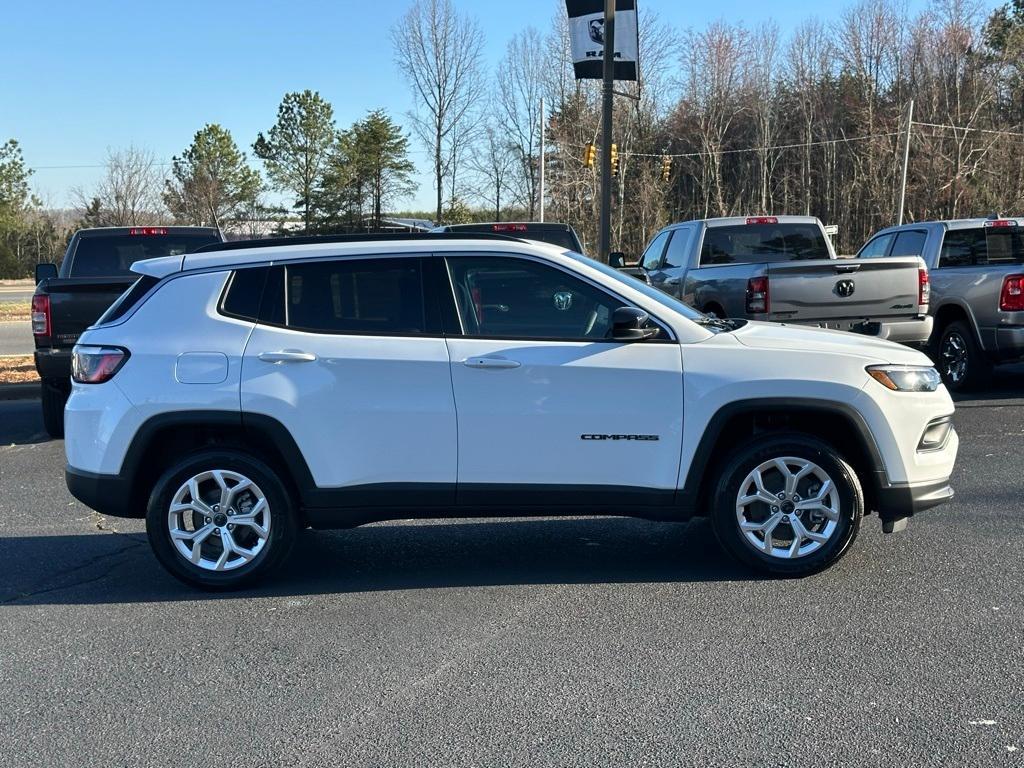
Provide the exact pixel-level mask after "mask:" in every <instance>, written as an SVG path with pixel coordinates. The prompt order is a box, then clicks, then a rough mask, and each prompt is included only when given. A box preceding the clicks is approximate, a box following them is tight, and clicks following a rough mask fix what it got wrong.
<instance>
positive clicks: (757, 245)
mask: <svg viewBox="0 0 1024 768" xmlns="http://www.w3.org/2000/svg"><path fill="white" fill-rule="evenodd" d="M637 268H638V270H639V272H640V276H641V277H642V278H644V279H646V280H647V281H648V282H649V283H650V284H651V285H653V286H655V287H657V288H660V289H661V290H663V291H665V292H667V293H671V294H672V295H674V296H676V297H678V298H680V299H682V300H683V301H685V302H686V303H687V304H690V305H691V306H693V307H696V308H697V309H699V310H701V311H703V312H706V313H707V314H711V315H715V316H717V317H722V318H726V317H728V318H747V319H750V320H770V321H773V322H787V323H798V324H803V325H816V326H821V327H824V328H834V329H838V330H843V331H854V332H857V333H863V334H867V335H870V336H874V337H876V338H882V339H889V340H891V341H898V342H903V343H905V344H917V345H923V344H924V343H925V342H926V341H927V340H928V338H929V336H930V335H931V331H932V318H931V317H930V316H929V315H928V292H929V284H928V271H927V269H925V265H924V262H923V261H922V260H921V259H919V258H913V257H909V258H879V259H872V260H870V261H867V260H865V261H857V260H855V259H840V258H837V257H836V254H835V251H834V250H833V248H832V243H831V241H830V240H829V238H828V236H827V235H826V234H825V228H824V227H823V226H822V224H821V222H820V221H818V219H816V218H814V217H812V216H750V217H731V218H721V219H702V220H698V221H684V222H681V223H679V224H672V225H670V226H668V227H665V228H664V229H663V230H661V231H660V232H658V234H657V235H655V237H654V239H653V240H651V243H650V245H648V246H647V250H645V251H644V254H643V256H641V258H640V261H639V263H638V265H637Z"/></svg>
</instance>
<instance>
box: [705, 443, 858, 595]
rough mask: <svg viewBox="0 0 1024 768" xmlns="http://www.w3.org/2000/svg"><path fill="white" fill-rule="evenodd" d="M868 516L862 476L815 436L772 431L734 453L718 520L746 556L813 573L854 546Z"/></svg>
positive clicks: (719, 486)
mask: <svg viewBox="0 0 1024 768" xmlns="http://www.w3.org/2000/svg"><path fill="white" fill-rule="evenodd" d="M863 516H864V493H863V491H862V490H861V485H860V481H859V480H858V478H857V474H856V472H855V471H854V469H853V467H851V466H850V465H849V464H848V463H847V462H846V461H845V460H844V459H843V458H842V457H841V456H839V455H838V454H837V453H836V452H835V450H834V449H832V448H831V447H830V446H828V445H826V444H825V443H823V442H821V441H820V440H817V439H815V438H813V437H811V436H810V435H804V434H799V433H792V434H785V435H778V436H767V437H763V438H760V439H757V440H755V441H753V443H751V444H748V445H747V446H745V447H743V448H741V449H739V450H738V451H737V452H736V453H735V454H734V455H733V456H732V457H730V458H729V459H728V461H727V462H726V464H725V468H724V469H723V470H722V472H721V474H720V475H719V477H718V481H717V483H716V487H715V496H714V509H713V510H712V524H713V528H714V530H715V534H716V535H717V537H718V540H719V541H720V542H721V544H722V546H723V547H724V548H725V549H726V550H727V551H728V552H729V553H730V554H732V555H733V556H734V557H736V558H737V559H739V560H740V561H741V562H743V563H745V564H747V565H749V566H751V567H753V568H756V569H758V570H761V571H766V572H768V573H772V574H778V575H784V576H806V575H809V574H812V573H815V572H817V571H820V570H823V569H824V568H827V567H829V566H830V565H832V564H833V563H835V562H836V561H837V560H838V559H839V558H840V557H842V555H843V554H844V553H845V552H846V551H847V549H849V547H850V544H852V543H853V540H854V539H855V538H856V537H857V533H858V531H859V530H860V523H861V518H862V517H863Z"/></svg>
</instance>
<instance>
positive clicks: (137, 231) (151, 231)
mask: <svg viewBox="0 0 1024 768" xmlns="http://www.w3.org/2000/svg"><path fill="white" fill-rule="evenodd" d="M128 234H129V235H166V234H167V227H132V228H131V229H129V230H128Z"/></svg>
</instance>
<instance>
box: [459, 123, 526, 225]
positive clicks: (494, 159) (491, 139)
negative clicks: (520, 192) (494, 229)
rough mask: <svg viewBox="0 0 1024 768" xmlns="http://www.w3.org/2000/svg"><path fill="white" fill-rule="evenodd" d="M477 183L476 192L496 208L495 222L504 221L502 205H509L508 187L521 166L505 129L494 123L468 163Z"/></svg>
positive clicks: (485, 131)
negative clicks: (506, 137)
mask: <svg viewBox="0 0 1024 768" xmlns="http://www.w3.org/2000/svg"><path fill="white" fill-rule="evenodd" d="M469 166H470V169H471V170H472V171H473V173H474V175H475V177H476V179H477V181H478V183H476V184H474V185H473V192H474V194H475V195H476V197H478V198H479V199H481V200H483V201H484V202H485V203H487V205H488V206H491V207H493V209H494V220H495V221H501V211H502V203H505V205H508V203H509V200H508V196H509V186H510V183H511V179H512V175H513V174H514V173H515V172H516V169H517V166H518V163H517V158H516V155H515V153H514V151H513V149H512V148H511V147H510V146H509V144H508V141H507V140H506V139H505V137H504V132H503V129H502V126H501V125H500V124H499V123H498V122H497V121H491V122H489V123H488V124H487V126H486V127H485V128H484V131H483V137H482V139H481V140H480V141H478V142H476V145H475V146H474V152H473V155H472V157H471V158H470V161H469Z"/></svg>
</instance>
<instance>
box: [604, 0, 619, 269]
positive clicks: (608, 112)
mask: <svg viewBox="0 0 1024 768" xmlns="http://www.w3.org/2000/svg"><path fill="white" fill-rule="evenodd" d="M614 63H615V0H604V88H603V91H604V103H603V104H602V110H603V112H602V115H601V233H600V235H601V259H602V260H604V261H605V262H606V263H607V261H608V254H609V253H611V250H612V245H611V240H612V88H613V86H614V84H615V72H614V68H613V66H614Z"/></svg>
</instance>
